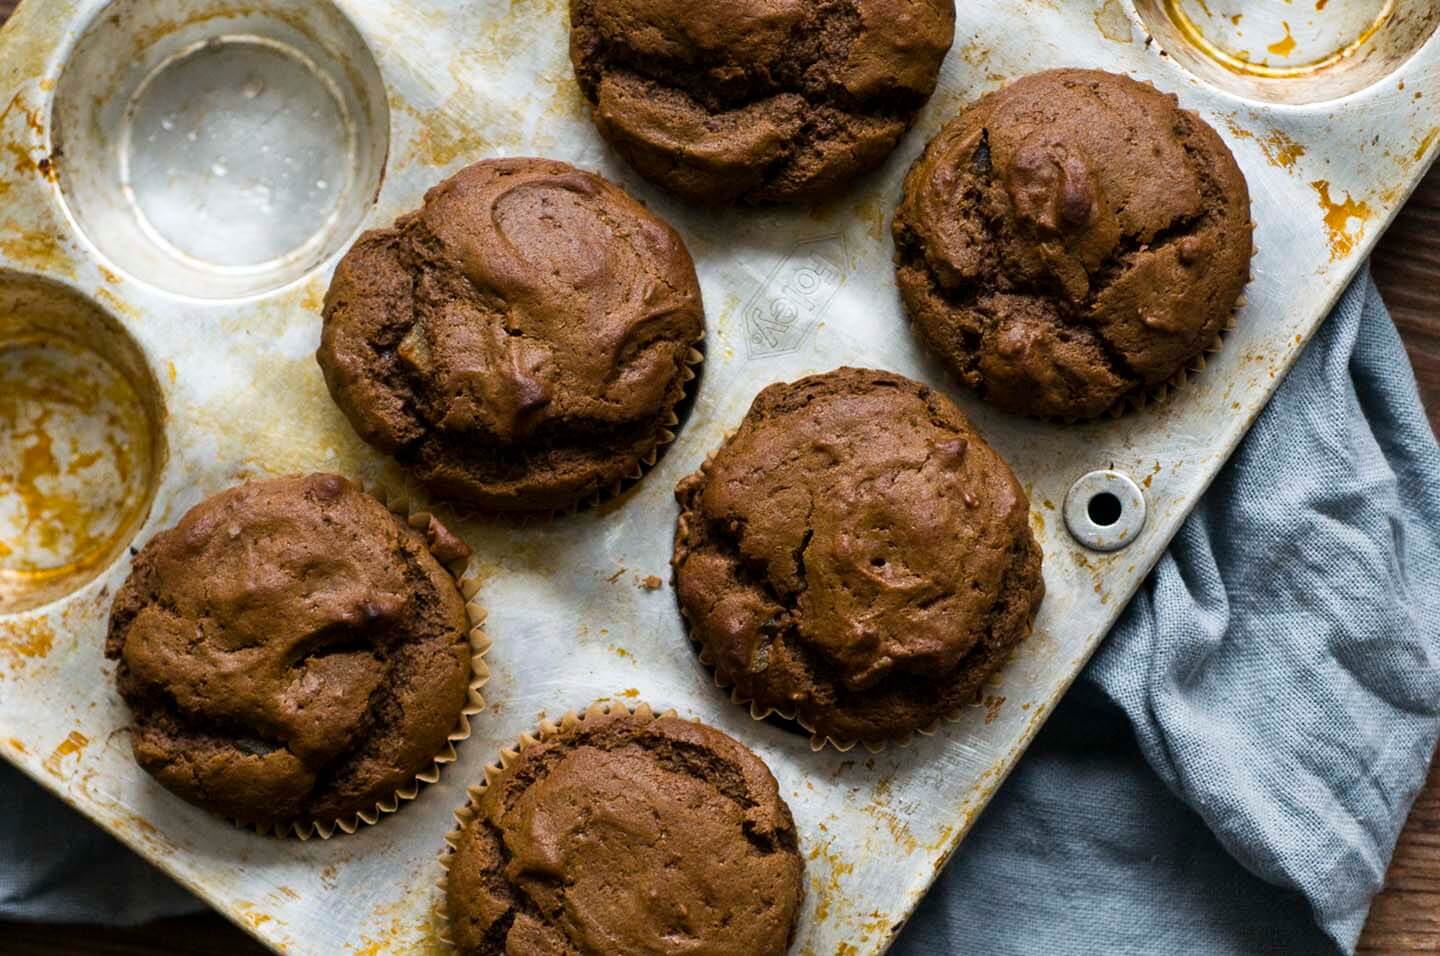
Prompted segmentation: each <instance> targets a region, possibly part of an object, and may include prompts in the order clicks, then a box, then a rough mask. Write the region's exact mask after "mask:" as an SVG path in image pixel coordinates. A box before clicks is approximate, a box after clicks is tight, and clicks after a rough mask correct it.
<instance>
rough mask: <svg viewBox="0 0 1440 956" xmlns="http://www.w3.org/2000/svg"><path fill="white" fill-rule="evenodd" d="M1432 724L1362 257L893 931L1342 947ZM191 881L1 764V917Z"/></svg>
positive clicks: (1424, 477) (1387, 338)
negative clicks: (165, 870) (907, 921)
mask: <svg viewBox="0 0 1440 956" xmlns="http://www.w3.org/2000/svg"><path fill="white" fill-rule="evenodd" d="M1437 734H1440V449H1437V446H1436V443H1435V439H1434V437H1433V435H1432V434H1431V432H1430V430H1429V426H1428V425H1427V423H1426V420H1425V415H1424V412H1423V410H1422V409H1421V407H1420V404H1419V400H1418V397H1417V394H1416V390H1415V382H1414V377H1413V374H1412V373H1411V371H1410V366H1409V363H1408V361H1407V359H1406V356H1405V352H1404V349H1403V348H1402V346H1401V343H1400V340H1399V337H1398V335H1397V334H1396V331H1395V327H1394V325H1393V324H1392V323H1391V322H1390V319H1389V316H1388V315H1387V314H1386V312H1385V309H1384V306H1383V304H1382V303H1381V301H1380V298H1379V295H1378V293H1377V292H1376V290H1375V287H1374V284H1373V282H1371V280H1370V278H1369V275H1368V274H1365V275H1362V276H1361V277H1360V278H1359V279H1357V280H1356V282H1355V284H1354V285H1353V286H1352V287H1351V289H1350V290H1349V291H1348V292H1347V293H1346V295H1345V298H1344V299H1343V301H1342V302H1341V303H1340V305H1339V306H1338V307H1337V309H1336V311H1335V313H1334V314H1333V315H1332V316H1331V318H1330V319H1329V321H1328V322H1326V324H1325V325H1324V327H1323V328H1322V329H1321V331H1320V333H1319V334H1318V336H1317V337H1316V339H1315V341H1314V342H1313V343H1312V344H1311V345H1310V346H1309V348H1307V349H1306V352H1305V354H1304V355H1303V356H1302V358H1301V360H1300V362H1299V363H1298V365H1297V366H1296V368H1295V369H1294V371H1293V372H1292V373H1291V374H1290V376H1289V378H1288V379H1287V380H1286V382H1285V383H1284V384H1283V385H1282V387H1281V389H1280V391H1279V392H1278V394H1277V395H1276V397H1275V399H1274V400H1273V401H1272V402H1271V403H1270V406H1269V407H1268V408H1267V409H1266V411H1265V413H1264V414H1263V415H1262V416H1261V417H1260V420H1259V422H1258V423H1257V424H1256V426H1255V428H1254V430H1253V431H1252V432H1251V433H1250V434H1249V436H1247V438H1246V439H1245V441H1244V443H1243V445H1242V446H1241V448H1240V450H1239V452H1238V454H1237V455H1236V456H1235V457H1234V459H1233V460H1232V461H1231V462H1230V464H1229V465H1227V466H1226V468H1225V470H1224V471H1223V473H1222V474H1221V476H1220V478H1219V479H1218V480H1217V481H1216V483H1215V485H1214V487H1213V488H1212V489H1211V491H1210V492H1209V493H1208V494H1207V495H1206V497H1205V499H1204V501H1203V502H1202V503H1201V505H1200V506H1199V507H1198V508H1197V510H1196V511H1195V512H1194V514H1193V515H1192V516H1191V517H1190V518H1189V520H1188V521H1186V523H1185V525H1184V527H1183V529H1182V530H1181V532H1180V534H1179V536H1178V537H1177V539H1176V541H1175V543H1174V544H1173V545H1172V546H1171V548H1170V550H1169V551H1168V552H1167V554H1166V555H1165V556H1164V558H1163V559H1162V561H1161V563H1160V565H1159V566H1158V567H1157V569H1156V570H1155V572H1154V574H1153V575H1152V576H1151V578H1150V580H1149V581H1148V582H1147V584H1146V586H1145V587H1144V588H1143V589H1142V591H1141V593H1140V594H1139V595H1138V597H1137V598H1136V599H1135V601H1134V602H1133V603H1132V604H1131V606H1130V607H1129V609H1128V610H1127V611H1126V613H1125V615H1124V617H1123V618H1122V619H1121V622H1120V624H1119V625H1118V626H1117V627H1116V629H1115V630H1114V631H1113V632H1112V634H1111V635H1110V637H1109V638H1108V640H1107V641H1106V642H1105V644H1104V645H1103V646H1102V647H1101V649H1100V652H1099V653H1098V654H1097V655H1096V657H1095V659H1094V660H1093V661H1092V662H1091V664H1090V666H1089V667H1088V668H1087V669H1086V671H1085V672H1084V674H1083V675H1082V677H1081V679H1080V681H1079V682H1078V684H1077V685H1076V687H1075V689H1074V690H1073V691H1072V692H1071V693H1070V694H1069V695H1068V696H1067V697H1066V699H1065V701H1064V703H1063V704H1062V705H1061V707H1060V708H1059V710H1058V711H1057V713H1056V714H1055V715H1054V717H1053V718H1052V719H1051V720H1050V722H1049V723H1048V724H1047V726H1046V728H1045V729H1044V730H1043V731H1042V732H1041V735H1040V737H1039V739H1038V740H1037V741H1036V743H1035V745H1034V746H1033V747H1032V748H1031V749H1030V751H1029V752H1028V753H1027V755H1026V756H1025V758H1024V759H1023V760H1022V761H1021V762H1020V765H1019V767H1018V768H1017V769H1016V771H1015V772H1014V774H1013V775H1012V776H1011V778H1010V780H1009V781H1008V782H1007V783H1006V784H1005V786H1004V787H1003V788H1002V789H1001V791H1000V793H999V794H998V795H997V796H996V798H995V800H994V802H993V804H992V805H991V807H990V808H989V810H987V812H986V813H985V814H984V815H983V816H982V817H981V819H980V821H979V823H978V824H977V826H976V828H975V830H974V832H973V833H972V834H971V835H970V837H969V838H968V839H967V840H966V842H965V843H964V845H963V846H962V847H961V849H960V851H959V853H958V854H957V855H956V857H955V859H954V860H953V861H952V863H951V865H950V866H949V867H948V868H947V870H946V872H945V873H944V874H943V875H942V876H941V878H940V881H939V882H938V883H937V885H936V888H935V890H934V892H932V893H931V894H930V896H929V897H928V898H927V899H926V900H925V902H924V903H923V904H922V906H921V907H920V910H919V911H918V912H917V914H916V916H915V918H914V920H913V921H912V923H911V925H910V926H909V927H908V928H907V929H906V930H905V932H904V933H903V934H902V936H901V939H900V942H899V943H898V944H897V946H896V949H895V952H896V953H897V954H898V956H931V954H933V956H948V954H969V953H974V954H982V953H983V954H987V956H1005V954H1033V953H1042V954H1046V956H1053V954H1088V953H1104V954H1107V956H1125V954H1145V956H1153V954H1163V953H1167V952H1170V953H1185V954H1189V953H1205V954H1212V953H1213V954H1230V953H1234V954H1245V956H1251V954H1270V953H1273V954H1290V953H1294V954H1304V956H1309V954H1322V953H1327V952H1336V951H1342V952H1349V951H1351V950H1353V948H1354V944H1355V939H1356V937H1357V936H1358V934H1359V932H1360V929H1361V927H1362V925H1363V924H1364V920H1365V915H1366V912H1367V910H1368V908H1369V904H1370V899H1371V897H1372V896H1373V895H1374V894H1375V892H1376V891H1377V890H1378V889H1379V888H1380V886H1381V882H1382V880H1383V877H1384V873H1385V869H1386V865H1387V863H1388V861H1389V858H1390V854H1391V852H1392V850H1393V848H1394V843H1395V839H1396V836H1397V835H1398V833H1399V831H1400V828H1401V826H1402V825H1403V823H1404V821H1405V817H1406V814H1407V812H1408V809H1409V807H1410V804H1411V801H1412V800H1413V799H1414V797H1415V794H1416V792H1417V790H1418V789H1419V787H1420V785H1421V783H1422V782H1423V779H1424V776H1425V770H1426V767H1427V765H1428V761H1429V759H1430V755H1431V752H1432V750H1433V748H1434V745H1435V742H1436V737H1437ZM57 846H58V847H61V849H57ZM195 908H198V904H196V903H195V901H194V900H193V898H191V897H189V896H187V895H186V894H185V892H184V891H183V890H181V889H180V888H179V887H177V886H175V885H174V884H171V883H169V881H168V880H166V879H165V878H164V877H163V876H161V875H160V874H159V873H158V872H156V871H155V870H153V869H151V868H149V867H148V866H147V865H146V864H144V863H142V862H141V861H139V860H138V859H136V858H134V857H132V856H130V855H129V853H128V851H126V850H124V849H123V848H122V847H120V846H119V845H118V844H116V843H115V842H114V841H113V840H111V839H110V838H108V837H106V836H104V835H103V834H101V833H99V831H97V830H94V829H93V828H91V827H90V826H89V825H88V824H85V823H83V821H81V820H80V818H79V817H78V816H77V815H75V814H74V812H73V811H71V810H69V809H68V808H66V807H64V806H63V805H61V804H59V803H57V802H56V801H54V800H52V799H51V798H49V797H48V796H47V795H45V794H44V793H43V791H41V790H40V789H39V788H38V787H36V786H35V785H34V784H32V783H30V782H29V781H27V780H25V779H24V778H23V777H21V776H20V775H19V774H18V773H17V772H15V771H13V770H11V769H10V768H8V767H3V768H0V917H5V918H20V919H45V920H55V921H84V922H97V921H100V922H114V923H135V922H141V921H145V920H148V919H152V918H156V917H160V916H165V915H173V914H177V913H181V912H186V911H188V910H192V909H195Z"/></svg>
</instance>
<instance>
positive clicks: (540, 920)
mask: <svg viewBox="0 0 1440 956" xmlns="http://www.w3.org/2000/svg"><path fill="white" fill-rule="evenodd" d="M469 811H471V812H473V815H472V816H470V818H469V819H468V820H466V821H465V822H464V823H463V824H462V826H461V829H460V832H459V834H458V835H457V837H455V838H452V845H453V847H454V853H453V855H452V856H451V857H450V859H449V868H448V871H447V876H446V894H445V895H446V903H445V905H446V911H447V915H448V918H449V923H450V937H451V939H452V940H453V942H454V943H455V946H456V949H458V950H459V952H460V953H461V954H462V956H541V954H556V956H558V954H562V953H564V954H574V956H613V954H621V953H623V954H625V956H681V954H686V956H704V954H710V956H731V954H741V953H743V954H745V956H782V954H784V953H785V952H786V951H787V950H788V949H789V948H790V943H791V941H792V939H793V937H794V934H795V925H796V921H797V919H798V918H799V915H800V904H801V902H802V900H803V898H804V883H803V876H804V869H805V864H804V862H803V860H802V858H801V856H800V853H799V850H798V844H797V837H796V834H795V823H794V821H793V820H792V819H791V816H790V810H789V808H788V807H787V806H786V805H785V801H784V800H783V799H782V798H781V797H780V793H779V789H778V788H777V786H776V783H775V778H774V777H773V776H771V774H770V771H769V770H768V769H766V767H765V765H764V764H763V763H761V762H760V759H759V758H758V757H756V756H755V755H754V754H753V753H751V752H750V751H749V750H747V749H746V748H745V747H743V746H741V745H740V744H739V743H737V742H735V741H734V740H732V739H731V738H730V737H727V736H726V735H725V734H723V733H721V732H719V731H718V730H712V729H711V728H709V727H705V726H702V725H700V724H696V723H691V722H689V721H684V720H680V719H678V718H675V717H660V718H655V717H653V716H651V715H650V714H648V712H644V711H640V712H637V713H635V714H630V713H628V712H626V711H624V710H616V711H612V712H610V713H608V714H595V713H592V714H590V715H587V716H586V717H585V718H584V719H582V720H581V721H579V722H578V723H576V724H574V725H573V726H570V727H568V728H567V729H565V730H563V731H561V732H560V733H559V734H558V735H556V736H551V737H548V738H547V739H545V740H543V741H542V742H539V743H532V744H529V745H527V746H525V747H523V748H522V750H521V752H520V754H519V756H518V757H517V758H515V759H513V760H512V761H509V762H508V765H507V766H506V767H505V768H504V769H503V770H501V771H500V772H499V773H498V774H496V775H494V776H493V777H491V779H490V782H489V784H488V786H487V787H486V789H485V790H484V792H483V793H482V794H481V795H480V796H479V798H478V801H477V802H476V803H475V804H472V806H471V807H470V808H469ZM464 817H465V814H464V813H462V819H464Z"/></svg>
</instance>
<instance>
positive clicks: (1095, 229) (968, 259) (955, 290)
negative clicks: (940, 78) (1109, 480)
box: [894, 70, 1253, 419]
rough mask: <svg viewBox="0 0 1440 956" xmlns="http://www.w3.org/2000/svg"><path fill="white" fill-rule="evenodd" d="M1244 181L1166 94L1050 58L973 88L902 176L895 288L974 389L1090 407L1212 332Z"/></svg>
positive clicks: (1177, 367) (1090, 410) (1226, 298)
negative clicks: (983, 90) (989, 86)
mask: <svg viewBox="0 0 1440 956" xmlns="http://www.w3.org/2000/svg"><path fill="white" fill-rule="evenodd" d="M1251 231H1252V226H1251V220H1250V194H1249V191H1248V189H1247V188H1246V185H1245V178H1244V176H1243V175H1242V174H1241V172H1240V169H1239V167H1238V166H1237V165H1236V164H1235V159H1234V157H1233V156H1232V155H1231V154H1230V150H1229V149H1228V148H1227V147H1226V146H1225V144H1224V142H1222V141H1221V139H1220V137H1219V136H1218V135H1216V133H1215V131H1214V130H1213V129H1211V128H1210V127H1209V126H1208V125H1206V124H1205V122H1204V121H1203V120H1201V119H1200V118H1199V117H1198V116H1196V115H1195V114H1194V113H1191V112H1188V111H1185V110H1182V109H1180V107H1179V105H1178V103H1177V101H1176V99H1175V97H1174V96H1171V95H1169V94H1165V93H1161V92H1159V91H1158V90H1156V89H1155V88H1154V87H1152V86H1149V85H1147V84H1141V83H1137V82H1135V81H1134V80H1131V79H1129V78H1127V77H1123V76H1116V75H1114V74H1110V73H1103V72H1098V71H1089V70H1056V71H1052V72H1047V73H1038V74H1035V75H1033V76H1028V77H1025V78H1024V79H1021V80H1018V81H1016V82H1014V83H1012V84H1010V85H1009V86H1007V87H1005V88H1003V89H1001V90H999V91H998V92H995V93H992V94H990V95H989V96H986V97H985V98H984V99H982V100H980V101H979V102H978V103H976V104H975V105H974V106H972V107H971V108H970V109H968V110H966V111H965V112H964V113H962V114H961V115H960V116H959V117H957V118H956V119H954V120H953V121H951V122H950V123H949V124H948V125H947V126H946V127H945V128H944V129H943V130H941V132H940V133H939V135H937V136H936V137H935V139H934V140H932V141H931V143H930V145H929V146H928V147H927V148H926V150H925V153H924V155H923V156H921V157H920V159H919V160H917V161H916V163H915V165H914V167H912V168H911V170H910V174H909V176H908V177H907V178H906V180H905V197H904V200H903V201H902V203H901V205H900V209H899V211H898V213H897V214H896V216H895V223H894V233H895V246H896V265H897V275H898V279H899V283H900V290H901V293H902V295H903V297H904V300H905V306H906V310H907V311H908V312H909V314H910V317H911V319H912V320H913V322H914V324H915V328H916V329H917V331H918V332H919V333H920V336H921V337H922V338H923V339H924V341H925V343H926V344H927V345H928V346H929V347H930V348H931V349H932V350H934V351H935V353H936V354H938V355H939V356H940V358H941V359H942V360H943V361H944V362H945V363H946V364H947V365H948V366H949V367H950V369H951V371H952V372H954V373H955V374H956V375H957V376H959V377H960V378H961V379H962V380H963V381H964V382H965V383H966V384H967V385H969V386H971V387H972V388H974V389H976V390H977V391H978V392H979V393H980V395H981V396H982V397H983V398H985V399H986V400H988V401H990V402H992V403H994V404H995V405H998V406H1000V407H1001V408H1004V409H1007V410H1009V411H1012V412H1017V413H1020V414H1023V415H1031V416H1035V417H1042V418H1067V419H1076V418H1092V417H1094V416H1096V415H1099V414H1101V413H1103V412H1106V411H1109V410H1111V409H1116V408H1118V407H1123V405H1124V404H1125V403H1126V402H1127V399H1129V398H1131V397H1132V396H1134V397H1139V395H1141V394H1143V393H1144V392H1145V391H1146V390H1147V389H1152V388H1154V387H1155V386H1157V385H1159V384H1161V383H1163V382H1165V381H1167V380H1169V379H1171V378H1172V377H1174V376H1175V375H1176V373H1178V372H1180V371H1181V370H1182V369H1183V368H1184V367H1185V366H1186V365H1188V364H1189V363H1190V362H1191V361H1192V360H1193V359H1194V358H1195V357H1196V356H1198V355H1199V354H1200V353H1201V352H1203V351H1204V350H1205V349H1206V348H1207V347H1209V346H1210V345H1211V344H1213V343H1214V342H1215V341H1216V339H1217V337H1218V336H1219V334H1220V332H1221V330H1222V329H1223V328H1224V325H1225V323H1226V321H1227V319H1228V317H1229V316H1230V314H1231V312H1232V311H1233V310H1234V308H1235V306H1236V303H1237V301H1238V299H1239V297H1240V294H1241V291H1242V290H1243V289H1244V287H1245V284H1246V283H1247V281H1248V280H1249V274H1250V257H1251V252H1252V247H1253V243H1252V236H1251Z"/></svg>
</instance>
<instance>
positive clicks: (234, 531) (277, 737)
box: [106, 475, 471, 825]
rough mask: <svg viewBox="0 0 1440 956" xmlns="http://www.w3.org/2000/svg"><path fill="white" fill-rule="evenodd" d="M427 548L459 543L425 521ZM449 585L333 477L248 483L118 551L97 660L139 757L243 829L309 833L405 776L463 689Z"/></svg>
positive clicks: (401, 534)
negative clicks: (120, 565) (121, 566)
mask: <svg viewBox="0 0 1440 956" xmlns="http://www.w3.org/2000/svg"><path fill="white" fill-rule="evenodd" d="M429 546H430V547H433V548H434V550H435V552H436V553H438V555H439V556H440V558H442V559H444V560H456V559H459V558H461V557H463V556H464V555H466V554H468V549H467V548H466V547H465V546H464V544H463V543H462V542H460V541H459V539H457V538H455V537H454V536H452V535H451V534H450V533H449V532H448V531H446V530H445V529H444V528H443V526H441V525H440V524H439V523H438V521H432V523H431V527H430V534H429ZM468 630H469V622H468V620H467V616H466V613H465V606H464V601H463V599H462V598H461V596H460V593H459V590H458V588H457V586H456V583H455V581H454V579H453V578H452V577H451V576H450V575H449V574H448V573H447V572H446V570H445V569H444V568H443V567H442V566H441V565H440V561H439V560H437V558H436V556H435V555H434V554H432V553H431V551H430V550H429V549H427V540H426V536H425V535H422V534H421V533H420V532H418V531H415V530H412V529H411V528H410V527H408V526H407V525H406V524H404V523H403V522H402V521H401V520H400V519H399V518H398V517H397V516H396V515H394V514H392V513H391V512H390V511H388V510H387V509H386V508H385V506H384V505H382V504H381V503H380V502H378V501H376V500H375V499H374V498H372V497H370V496H369V495H367V494H365V493H364V492H363V491H361V490H360V489H359V488H358V487H356V486H355V485H353V484H351V483H350V482H349V481H347V480H346V479H344V478H341V477H338V476H336V475H310V476H308V477H295V478H282V479H277V480H273V481H262V482H252V483H250V484H245V485H241V486H239V487H237V488H232V489H230V490H228V491H224V492H221V493H220V494H218V495H216V496H214V497H213V498H210V499H208V500H206V501H204V502H202V503H201V504H199V505H197V506H196V507H195V508H193V509H191V510H190V512H188V513H187V514H186V515H185V516H184V517H183V518H182V519H181V520H180V523H179V524H178V525H177V526H176V527H175V528H174V529H172V530H170V531H166V532H162V533H161V534H159V535H157V536H156V537H155V538H154V539H153V540H151V541H150V543H149V544H147V545H146V546H145V548H144V549H143V550H142V551H141V552H140V553H139V555H138V556H137V557H136V558H135V564H134V569H133V570H132V572H131V574H130V577H129V579H128V580H127V581H126V582H125V584H124V586H123V587H122V588H121V589H120V591H119V593H118V594H117V596H116V599H115V604H114V608H113V610H112V612H111V617H110V630H109V636H108V639H107V642H106V656H107V657H111V658H114V659H117V660H118V661H119V667H118V671H117V679H118V683H119V689H120V695H121V697H123V698H124V700H125V702H126V703H127V704H128V705H129V706H130V710H131V712H132V715H133V725H132V727H131V743H132V746H133V749H134V752H135V757H136V759H137V760H138V761H139V762H140V765H141V766H142V767H144V768H145V770H147V771H148V772H149V773H150V774H152V775H153V776H154V777H155V778H156V779H157V780H159V781H160V783H162V784H164V785H165V787H167V788H168V789H170V790H172V791H173V792H175V793H176V794H178V795H180V796H181V797H183V798H185V799H186V800H189V801H190V802H192V803H195V804H198V805H200V806H202V807H206V808H208V809H210V810H213V811H214V812H216V813H219V814H223V815H224V816H227V817H231V818H234V819H236V820H240V821H242V822H244V823H249V824H255V825H269V824H282V823H290V822H298V821H314V822H320V823H324V824H328V823H330V822H333V821H336V820H340V819H343V818H345V817H347V816H350V815H353V814H357V813H360V812H362V811H369V810H373V809H374V807H375V806H376V804H377V803H379V802H380V801H382V800H386V799H388V798H390V797H391V796H392V795H393V794H395V793H396V792H397V791H398V790H400V789H401V788H403V787H406V786H408V785H410V784H412V783H413V782H414V780H415V776H416V774H418V773H420V772H422V771H424V770H427V769H429V768H430V766H431V765H432V763H433V758H434V757H435V756H436V755H437V754H439V753H440V752H441V750H442V748H444V747H445V746H446V743H447V739H448V736H449V734H450V732H451V731H452V730H453V729H454V728H455V727H456V725H457V723H458V722H459V719H460V715H461V711H462V708H463V707H464V706H465V703H466V693H467V685H468V683H469V680H470V676H471V674H470V648H469V645H468V643H467V632H468Z"/></svg>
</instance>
